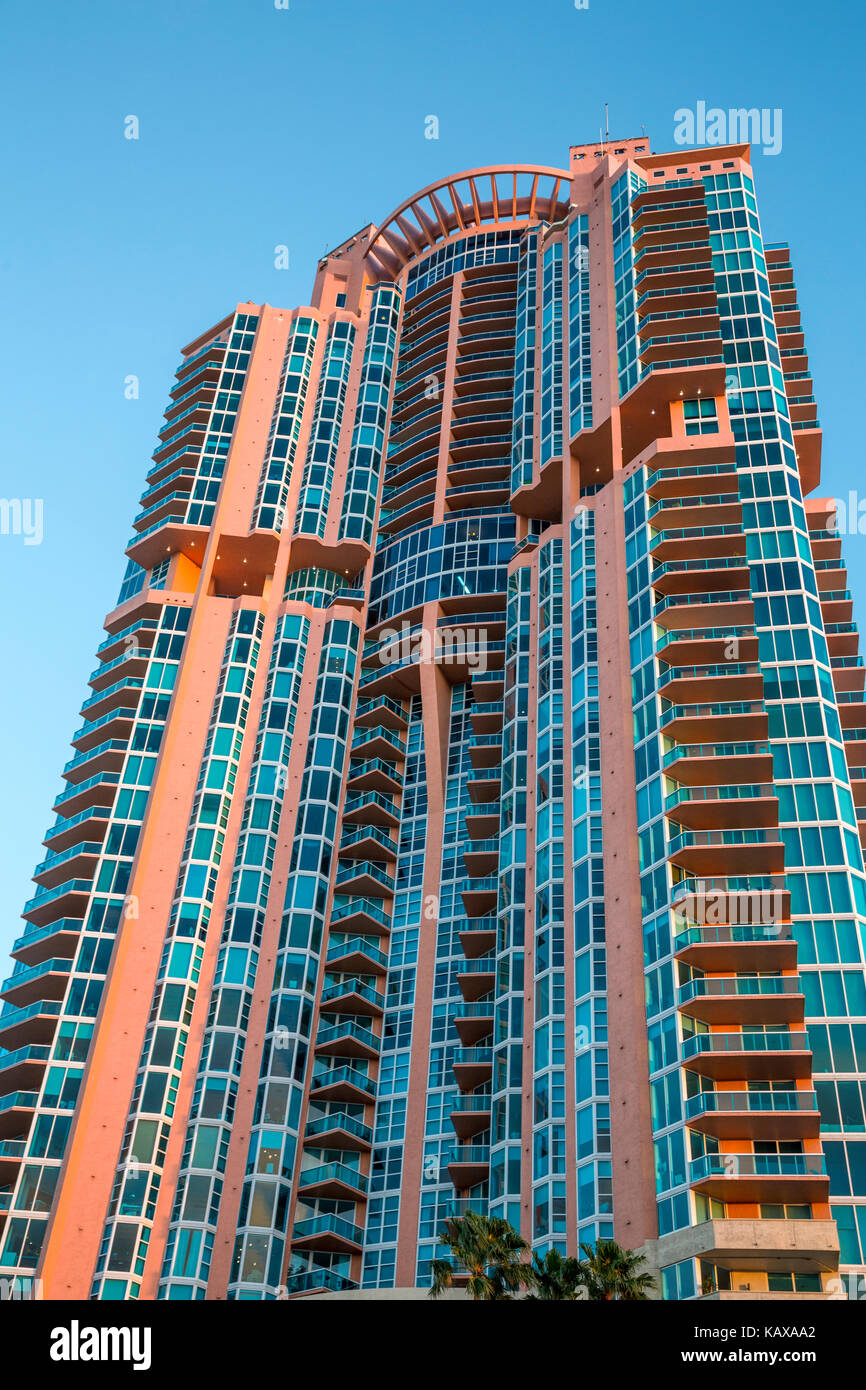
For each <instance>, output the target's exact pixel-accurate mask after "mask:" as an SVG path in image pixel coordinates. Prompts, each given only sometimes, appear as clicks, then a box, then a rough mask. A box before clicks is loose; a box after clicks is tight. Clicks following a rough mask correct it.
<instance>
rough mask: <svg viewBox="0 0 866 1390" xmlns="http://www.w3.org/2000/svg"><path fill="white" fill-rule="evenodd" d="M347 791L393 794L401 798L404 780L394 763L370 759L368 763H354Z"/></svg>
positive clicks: (351, 767) (350, 769) (347, 782)
mask: <svg viewBox="0 0 866 1390" xmlns="http://www.w3.org/2000/svg"><path fill="white" fill-rule="evenodd" d="M346 790H347V791H352V792H363V791H376V792H393V793H394V794H395V795H398V796H399V794H400V793H401V792H402V790H403V779H402V777H401V776H400V774H399V773H398V771H397V769H396V767H395V766H394V765H393V763H386V762H383V761H382V759H381V758H370V759H369V760H368V761H367V762H363V763H353V764H352V765H351V766H350V768H349V776H348V778H347V780H346Z"/></svg>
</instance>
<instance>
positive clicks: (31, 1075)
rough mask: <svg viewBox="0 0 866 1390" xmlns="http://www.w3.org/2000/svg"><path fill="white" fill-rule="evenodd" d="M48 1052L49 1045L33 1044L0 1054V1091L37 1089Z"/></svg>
mask: <svg viewBox="0 0 866 1390" xmlns="http://www.w3.org/2000/svg"><path fill="white" fill-rule="evenodd" d="M50 1054H51V1049H50V1048H49V1047H34V1046H28V1047H18V1048H16V1049H15V1051H14V1052H6V1053H4V1054H3V1055H2V1056H0V1091H33V1090H38V1088H39V1086H40V1085H41V1083H42V1077H43V1075H44V1072H45V1064H46V1062H47V1061H48V1058H49V1056H50ZM0 1186H2V1183H0Z"/></svg>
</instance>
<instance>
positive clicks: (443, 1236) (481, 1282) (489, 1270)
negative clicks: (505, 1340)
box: [430, 1211, 532, 1302]
mask: <svg viewBox="0 0 866 1390" xmlns="http://www.w3.org/2000/svg"><path fill="white" fill-rule="evenodd" d="M439 1244H440V1245H444V1246H445V1247H446V1248H447V1249H448V1250H450V1252H451V1259H450V1260H434V1261H433V1264H432V1273H433V1283H432V1285H431V1288H430V1297H431V1298H438V1297H439V1295H440V1294H441V1293H442V1292H443V1291H444V1290H445V1289H447V1288H450V1287H451V1285H452V1283H453V1281H454V1277H455V1274H456V1275H457V1276H458V1277H459V1276H460V1273H461V1272H462V1271H461V1270H460V1269H459V1266H461V1265H462V1267H463V1269H464V1270H465V1271H466V1273H467V1275H468V1276H469V1277H468V1279H467V1282H466V1289H467V1291H468V1293H469V1294H470V1296H471V1297H472V1298H474V1299H476V1300H483V1301H487V1302H503V1301H505V1300H507V1299H510V1298H512V1296H513V1295H514V1293H515V1292H516V1291H517V1290H519V1289H520V1288H522V1287H523V1286H524V1285H525V1284H529V1283H531V1282H532V1269H531V1266H530V1265H528V1264H526V1263H524V1262H523V1260H522V1256H523V1255H525V1254H526V1252H527V1251H528V1250H529V1246H528V1244H527V1243H526V1241H525V1240H524V1239H523V1237H522V1236H520V1235H518V1233H517V1231H515V1229H514V1227H513V1226H511V1225H509V1223H508V1222H507V1221H503V1220H502V1218H501V1217H498V1216H482V1215H481V1213H480V1212H477V1211H467V1212H466V1214H465V1216H453V1217H451V1218H450V1219H449V1220H448V1221H446V1222H445V1225H444V1228H443V1229H442V1230H441V1231H440V1233H439ZM455 1265H457V1266H458V1268H457V1269H455V1267H454V1266H455Z"/></svg>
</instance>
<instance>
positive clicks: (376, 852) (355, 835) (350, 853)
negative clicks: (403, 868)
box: [339, 825, 400, 862]
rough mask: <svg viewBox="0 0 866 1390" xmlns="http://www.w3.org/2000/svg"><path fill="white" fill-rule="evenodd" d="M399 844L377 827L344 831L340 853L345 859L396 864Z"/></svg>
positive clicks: (371, 826)
mask: <svg viewBox="0 0 866 1390" xmlns="http://www.w3.org/2000/svg"><path fill="white" fill-rule="evenodd" d="M399 848H400V846H399V844H398V843H397V841H396V840H395V839H393V838H392V837H391V836H390V835H388V834H386V832H385V831H384V830H381V829H380V828H378V827H377V826H375V825H359V826H357V827H355V828H352V827H349V828H345V827H344V829H343V834H342V837H341V839H340V849H339V853H340V856H341V858H343V859H382V860H389V861H391V862H395V861H396V859H397V854H398V851H399Z"/></svg>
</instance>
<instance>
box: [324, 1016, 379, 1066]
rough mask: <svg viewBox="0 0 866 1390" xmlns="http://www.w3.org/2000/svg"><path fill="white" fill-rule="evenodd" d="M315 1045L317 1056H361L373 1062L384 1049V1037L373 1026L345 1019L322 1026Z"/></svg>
mask: <svg viewBox="0 0 866 1390" xmlns="http://www.w3.org/2000/svg"><path fill="white" fill-rule="evenodd" d="M314 1047H315V1052H316V1055H317V1056H322V1057H361V1058H364V1059H366V1060H367V1061H369V1062H373V1061H375V1060H376V1059H377V1058H378V1056H379V1053H380V1052H381V1050H382V1039H381V1038H380V1037H378V1036H377V1035H376V1034H375V1033H374V1032H373V1030H372V1028H365V1027H364V1025H363V1024H361V1023H355V1022H354V1021H353V1020H351V1019H345V1020H342V1021H340V1022H339V1023H330V1024H325V1025H322V1026H320V1027H319V1031H318V1033H317V1034H316V1041H315V1044H314Z"/></svg>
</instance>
